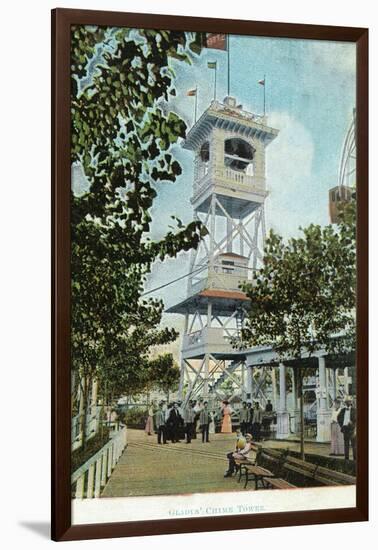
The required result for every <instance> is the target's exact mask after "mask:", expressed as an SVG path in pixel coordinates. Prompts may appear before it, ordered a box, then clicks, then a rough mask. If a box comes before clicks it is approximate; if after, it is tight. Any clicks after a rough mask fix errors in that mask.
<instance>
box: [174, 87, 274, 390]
mask: <svg viewBox="0 0 378 550" xmlns="http://www.w3.org/2000/svg"><path fill="white" fill-rule="evenodd" d="M277 134H278V130H276V129H274V128H271V127H269V126H268V125H267V117H266V116H260V115H255V114H253V113H250V112H247V111H245V110H243V108H242V106H241V105H237V104H236V100H235V99H234V98H232V97H226V98H225V99H224V101H223V103H220V102H218V101H213V102H212V103H211V105H210V106H209V107H208V109H206V111H204V113H203V114H202V115H201V117H200V118H199V119H198V121H197V122H196V123H195V124H194V126H193V127H192V128H191V130H190V131H189V133H188V135H187V137H186V140H185V142H184V148H185V149H189V150H191V151H193V153H194V181H193V193H192V197H191V204H192V206H193V209H194V218H195V219H198V220H201V221H202V223H203V224H204V225H205V226H206V227H207V230H208V235H207V236H206V237H205V238H204V240H203V241H202V242H201V244H200V246H199V247H198V249H197V250H195V251H193V253H192V256H191V261H190V269H189V272H190V275H189V279H188V289H187V299H186V300H184V301H183V302H181V303H180V304H177V305H175V306H173V307H171V308H169V310H168V312H172V313H173V312H174V313H182V314H184V316H185V328H184V335H183V340H182V349H181V355H182V365H181V381H180V390H181V393H182V390H183V388H184V384H185V377H186V374H187V373H189V372H191V373H192V375H193V374H194V381H193V377H191V380H190V383H189V386H190V387H189V391H188V392H187V394H186V397H185V399H186V400H187V399H189V398H191V397H195V398H196V397H198V392H199V393H201V394H202V396H203V397H204V398H206V399H208V398H209V394H211V395H212V396H213V397H215V396H217V397H218V399H221V397H222V396H221V395H220V394H219V393H217V391H218V388H217V386H218V384H217V381H218V380H220V379H222V380H223V379H224V377H225V376H229V377H230V378H231V379H234V381H236V377H235V376H233V375H232V372H231V371H234V370H235V369H237V368H243V357H242V355H241V354H240V351H237V350H235V349H234V347H233V345H232V344H233V341H234V340H235V338H238V335H239V334H240V318H241V317H240V312H241V311H242V310H243V308H246V307H248V299H247V297H246V296H245V294H243V292H241V290H240V283H241V282H243V281H245V280H246V279H251V278H252V273H253V270H254V269H257V267H258V265H259V262H261V260H262V257H263V246H264V241H265V216H264V203H265V199H266V197H267V195H268V192H267V189H266V179H265V149H266V147H267V146H268V145H269V143H270V142H271V141H272V140H273V139H274V138H275V137H276V136H277ZM193 361H195V362H197V366H196V367H194V366H193V364H192V362H193ZM198 361H199V362H200V363H199V366H198ZM230 365H232V368H231V366H230ZM230 369H231V370H230ZM235 383H236V382H235ZM241 393H243V392H241Z"/></svg>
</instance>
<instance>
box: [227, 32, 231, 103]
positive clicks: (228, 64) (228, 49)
mask: <svg viewBox="0 0 378 550" xmlns="http://www.w3.org/2000/svg"><path fill="white" fill-rule="evenodd" d="M227 95H228V96H229V95H230V35H229V34H228V35H227Z"/></svg>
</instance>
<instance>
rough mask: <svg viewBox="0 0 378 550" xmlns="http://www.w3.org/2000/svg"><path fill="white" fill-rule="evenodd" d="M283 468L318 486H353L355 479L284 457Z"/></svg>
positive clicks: (296, 459) (322, 467)
mask: <svg viewBox="0 0 378 550" xmlns="http://www.w3.org/2000/svg"><path fill="white" fill-rule="evenodd" d="M283 468H284V469H285V470H287V471H288V472H293V473H295V474H299V475H301V476H303V477H305V478H308V479H311V480H314V481H316V482H317V483H320V485H326V486H334V485H355V483H356V478H355V477H354V476H351V475H348V474H344V473H343V472H338V471H336V470H331V469H330V468H325V467H324V466H319V465H318V464H312V463H311V462H307V461H304V460H300V459H299V458H295V457H292V456H286V459H285V462H284V464H283Z"/></svg>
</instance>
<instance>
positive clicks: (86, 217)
mask: <svg viewBox="0 0 378 550" xmlns="http://www.w3.org/2000/svg"><path fill="white" fill-rule="evenodd" d="M355 90H356V45H355V43H353V42H340V41H337V42H336V41H327V40H308V39H291V38H270V37H254V36H247V35H244V36H239V35H234V34H228V35H226V34H221V33H203V32H183V31H172V30H151V29H136V28H124V27H110V26H93V25H92V26H90V25H78V24H76V25H73V26H72V27H71V167H72V179H71V190H72V192H71V280H72V285H71V289H72V290H71V375H72V376H71V379H72V386H71V409H72V434H71V473H72V477H71V496H72V522H73V524H76V525H79V524H92V523H99V522H106V523H111V522H120V521H142V520H159V519H172V518H188V517H206V516H207V517H215V516H220V515H235V514H251V513H254V514H260V513H265V512H283V511H285V512H287V511H303V510H321V509H322V510H324V509H327V508H332V509H335V508H353V507H355V506H356V486H355V483H356V464H357V463H358V461H357V459H358V457H357V456H356V442H357V441H358V437H359V434H358V430H357V427H356V426H357V423H356V417H357V415H356V407H357V403H356V353H355V351H356V230H355V226H356V186H357V185H358V183H357V181H356V139H355V129H356V124H357V120H356V92H355Z"/></svg>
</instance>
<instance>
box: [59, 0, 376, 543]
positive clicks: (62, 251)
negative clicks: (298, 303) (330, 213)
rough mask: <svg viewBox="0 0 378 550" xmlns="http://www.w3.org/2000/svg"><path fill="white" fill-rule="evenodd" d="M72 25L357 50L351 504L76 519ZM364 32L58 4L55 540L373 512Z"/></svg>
mask: <svg viewBox="0 0 378 550" xmlns="http://www.w3.org/2000/svg"><path fill="white" fill-rule="evenodd" d="M72 25H99V26H115V27H132V28H151V29H172V30H184V31H186V30H191V31H201V32H214V33H225V34H238V35H243V34H245V35H253V36H264V37H281V38H302V39H309V40H330V41H344V42H352V43H355V44H356V50H357V73H356V75H357V76H356V85H357V102H356V112H357V134H356V136H357V138H356V143H357V177H358V187H357V203H358V214H357V241H358V249H357V269H358V284H357V300H358V302H357V365H358V366H357V402H358V414H357V425H358V440H357V441H358V449H357V453H358V460H357V487H356V489H357V496H356V507H355V508H340V509H327V510H312V511H300V512H279V513H259V514H248V515H224V516H217V517H195V518H187V519H186V518H179V519H164V520H153V521H148V520H146V521H130V522H122V523H118V522H117V523H96V524H91V525H72V522H71V487H70V476H71V472H70V449H71V443H70V437H71V424H70V423H71V416H70V406H69V402H70V371H69V368H68V365H70V293H71V285H70V254H71V250H70V184H69V182H70V178H71V166H70V130H71V126H70V125H71V121H70V40H71V38H70V29H71V26H72ZM367 289H368V30H367V29H364V28H352V27H331V26H320V25H302V24H288V23H271V22H255V21H239V20H224V19H207V18H196V17H181V16H180V17H179V16H177V17H176V16H168V15H150V14H137V13H117V12H107V11H87V10H71V9H60V8H59V9H55V10H53V11H52V400H53V404H52V538H53V539H54V540H56V541H66V540H78V539H95V538H111V537H123V536H137V535H157V534H165V533H186V532H195V531H215V530H232V529H251V528H263V527H278V526H292V525H307V524H321V523H335V522H351V521H366V520H367V519H368V397H367V396H368V368H367V367H368V290H367Z"/></svg>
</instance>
